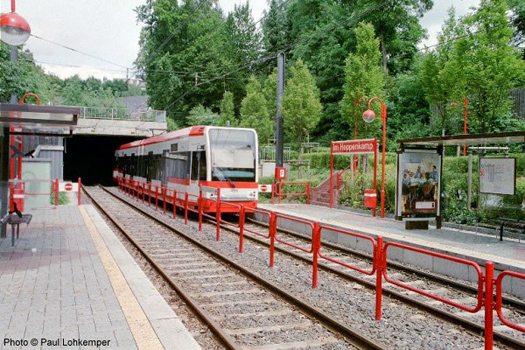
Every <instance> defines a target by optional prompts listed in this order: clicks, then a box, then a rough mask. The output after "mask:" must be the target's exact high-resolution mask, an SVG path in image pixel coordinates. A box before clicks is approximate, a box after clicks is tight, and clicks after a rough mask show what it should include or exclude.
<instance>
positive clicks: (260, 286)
mask: <svg viewBox="0 0 525 350" xmlns="http://www.w3.org/2000/svg"><path fill="white" fill-rule="evenodd" d="M84 191H85V193H86V194H87V195H88V196H89V197H90V198H91V200H92V201H93V203H94V204H95V205H97V206H98V208H99V209H100V210H101V211H102V212H103V214H104V215H106V217H107V218H108V219H109V220H111V221H112V222H113V223H114V224H115V225H116V226H117V227H118V228H119V230H121V232H122V233H123V234H124V235H125V236H126V237H127V239H128V240H129V241H130V242H131V243H132V244H133V245H134V246H135V247H136V248H137V249H138V251H140V252H141V254H142V255H143V256H144V258H145V259H146V260H148V262H149V263H150V264H151V266H152V267H153V268H154V269H155V270H156V271H157V272H158V273H159V275H161V276H162V277H163V278H164V279H165V280H166V282H167V283H168V284H169V285H170V286H171V287H172V288H173V289H174V290H175V291H176V292H177V293H178V294H179V295H180V296H181V297H182V298H183V299H184V300H185V301H186V302H187V303H188V304H189V305H190V307H191V308H193V309H194V310H195V312H196V313H197V314H198V315H199V316H200V318H201V319H202V320H203V321H204V322H206V323H207V324H208V325H209V327H210V329H211V330H212V331H213V332H214V333H215V334H216V335H217V336H218V337H219V338H220V339H221V341H222V342H223V343H224V344H225V345H226V346H227V347H228V348H231V349H249V350H266V349H268V350H270V349H272V350H273V349H291V348H309V349H381V348H385V346H384V345H382V344H380V343H378V342H376V341H373V340H371V339H369V338H368V337H367V336H364V335H362V334H360V333H359V332H357V331H355V330H353V329H351V328H350V327H348V326H346V325H345V324H342V323H341V322H339V321H338V320H336V319H334V318H332V317H330V316H329V315H327V314H326V313H324V312H323V311H321V310H320V309H318V308H316V307H315V306H313V305H310V304H308V303H307V302H305V301H302V300H299V299H297V298H296V297H294V295H292V293H290V292H289V291H286V290H283V289H282V288H280V287H279V286H277V285H275V284H273V283H271V282H268V281H266V280H265V279H264V278H262V277H261V276H259V275H257V274H256V273H254V272H251V271H249V270H247V269H246V268H244V267H242V266H240V265H239V264H237V263H235V262H233V261H231V260H230V259H229V258H227V257H226V256H224V255H222V254H220V253H218V252H215V251H213V250H212V249H210V248H209V247H207V246H206V245H204V244H202V243H201V242H199V241H197V240H195V239H194V238H192V237H191V236H190V235H188V234H187V233H184V232H182V231H181V230H178V229H177V228H176V227H174V226H173V225H169V224H167V223H165V222H163V221H161V220H159V219H157V218H155V217H154V216H153V215H151V214H149V213H147V212H145V211H143V210H140V209H139V208H136V207H135V206H134V205H132V204H130V203H128V202H127V201H125V200H122V199H120V198H119V197H118V196H115V195H114V194H112V193H111V192H109V191H107V190H104V189H102V188H100V187H98V188H84Z"/></svg>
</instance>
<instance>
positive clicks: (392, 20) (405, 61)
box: [356, 0, 434, 74]
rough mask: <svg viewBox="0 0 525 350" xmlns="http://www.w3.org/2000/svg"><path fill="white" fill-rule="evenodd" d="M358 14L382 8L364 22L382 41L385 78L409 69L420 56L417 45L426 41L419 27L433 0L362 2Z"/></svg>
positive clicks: (373, 0)
mask: <svg viewBox="0 0 525 350" xmlns="http://www.w3.org/2000/svg"><path fill="white" fill-rule="evenodd" d="M357 3H358V5H357V10H356V11H363V10H365V9H368V8H375V7H376V6H379V7H380V8H379V9H378V10H377V11H373V12H371V13H370V14H369V15H368V16H366V17H365V18H364V20H365V21H367V22H370V23H372V24H373V25H374V28H375V32H376V33H377V36H378V38H379V42H380V48H381V55H382V66H383V70H384V72H385V74H386V73H387V72H388V71H389V70H391V71H392V72H393V73H394V74H397V73H398V72H402V71H405V70H406V69H408V67H409V65H410V62H411V58H412V57H413V55H415V53H416V52H417V46H416V45H417V43H418V42H419V41H420V40H421V39H423V38H424V37H425V30H424V29H423V27H422V26H421V24H420V23H419V19H420V18H421V17H423V15H424V14H425V12H427V11H429V10H430V9H431V8H432V6H433V5H434V3H433V1H432V0H398V1H387V2H385V1H383V0H359V1H358V2H357Z"/></svg>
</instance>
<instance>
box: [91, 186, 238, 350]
mask: <svg viewBox="0 0 525 350" xmlns="http://www.w3.org/2000/svg"><path fill="white" fill-rule="evenodd" d="M82 189H83V190H84V193H85V194H87V196H88V197H89V198H90V199H91V201H92V202H93V203H94V204H95V205H96V206H97V208H98V209H99V210H100V211H101V212H102V213H103V214H104V215H105V216H106V217H107V218H108V219H109V220H110V221H111V222H112V223H113V224H114V225H115V226H116V227H117V228H118V229H119V230H120V231H121V233H122V234H123V235H124V236H125V237H126V238H127V239H128V241H129V242H130V243H131V244H132V245H133V246H134V247H135V248H136V249H137V250H138V251H139V252H140V254H141V255H142V256H143V257H144V258H145V259H146V260H147V261H148V263H149V264H150V265H151V266H152V267H153V269H154V270H155V271H156V272H157V273H158V274H159V275H160V276H162V278H163V279H164V280H165V281H166V282H167V283H168V284H169V285H170V287H171V288H172V289H174V290H175V291H176V292H177V294H178V295H179V296H180V297H181V298H182V299H183V300H184V301H185V302H186V303H187V304H188V305H189V307H190V308H191V309H193V311H195V313H197V315H198V316H199V317H200V318H201V320H202V321H204V323H206V324H207V325H208V327H209V328H211V330H212V332H213V333H214V334H215V335H216V336H217V337H218V338H219V339H220V340H221V341H222V342H223V343H224V345H226V346H227V347H228V348H229V349H232V350H237V349H242V347H241V346H240V345H238V344H237V343H236V342H235V340H234V339H233V338H231V337H230V336H229V335H228V334H227V333H226V332H225V331H224V330H223V329H222V327H221V326H220V325H219V324H218V323H217V322H215V321H214V320H213V319H212V317H211V315H210V314H209V313H208V312H207V311H205V310H204V309H202V308H201V307H200V306H199V305H198V304H197V302H196V301H195V300H193V298H192V297H191V296H190V295H189V293H188V292H187V291H186V290H185V289H184V288H183V287H182V286H181V285H180V284H178V283H177V282H175V281H174V280H173V279H171V278H170V277H169V276H168V275H167V274H166V272H165V271H164V270H163V269H162V267H160V266H159V265H158V264H157V263H156V262H155V260H154V259H153V258H152V257H151V256H150V255H149V254H148V253H147V252H146V251H145V250H144V249H143V248H142V247H141V246H140V245H139V244H138V243H137V242H136V241H135V240H134V239H133V238H132V237H131V235H130V234H129V233H128V232H127V230H126V229H125V228H124V227H123V226H122V225H121V224H120V223H119V222H118V220H117V219H116V218H115V217H114V216H113V215H111V214H110V213H109V212H108V211H107V210H105V209H104V207H103V206H102V205H101V204H100V203H99V202H98V201H97V200H96V199H95V198H94V197H93V195H92V194H91V193H90V190H88V189H87V188H86V187H85V186H83V185H82ZM117 198H118V197H117ZM126 204H128V203H126Z"/></svg>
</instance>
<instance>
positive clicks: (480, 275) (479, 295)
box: [382, 242, 483, 313]
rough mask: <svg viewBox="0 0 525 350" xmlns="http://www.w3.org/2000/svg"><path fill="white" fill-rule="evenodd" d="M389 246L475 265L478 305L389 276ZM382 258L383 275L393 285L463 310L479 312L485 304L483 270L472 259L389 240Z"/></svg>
mask: <svg viewBox="0 0 525 350" xmlns="http://www.w3.org/2000/svg"><path fill="white" fill-rule="evenodd" d="M389 247H396V248H399V249H406V250H410V251H413V252H417V253H420V254H424V255H430V256H434V257H437V258H440V259H444V260H448V261H453V262H456V263H458V264H463V265H467V266H471V267H473V268H474V269H475V270H476V273H477V274H478V293H477V300H478V302H477V304H476V306H475V307H468V306H465V305H462V304H459V303H456V302H454V301H452V300H448V299H445V298H442V297H439V296H437V295H434V294H431V293H428V292H425V291H424V290H421V289H418V288H414V287H412V286H409V285H406V284H404V283H402V282H399V281H395V280H392V279H390V278H389V277H388V273H387V254H388V248H389ZM382 260H383V276H384V278H385V281H387V282H388V283H391V284H393V285H396V286H398V287H401V288H404V289H408V290H410V291H412V292H415V293H418V294H421V295H424V296H426V297H429V298H432V299H434V300H437V301H440V302H442V303H444V304H447V305H450V306H454V307H456V308H458V309H461V310H463V311H467V312H472V313H475V312H478V311H479V310H480V309H481V307H482V306H483V272H482V271H481V268H480V267H479V265H478V264H476V263H475V262H472V261H469V260H465V259H461V258H457V257H454V256H450V255H445V254H441V253H437V252H433V251H430V250H426V249H421V248H416V247H411V246H408V245H406V244H400V243H395V242H388V243H386V244H385V246H384V248H383V257H382Z"/></svg>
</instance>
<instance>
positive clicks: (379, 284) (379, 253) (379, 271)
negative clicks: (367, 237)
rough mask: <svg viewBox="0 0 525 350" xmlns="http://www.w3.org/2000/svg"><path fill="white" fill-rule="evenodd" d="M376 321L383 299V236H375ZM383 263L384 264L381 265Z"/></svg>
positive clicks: (379, 316)
mask: <svg viewBox="0 0 525 350" xmlns="http://www.w3.org/2000/svg"><path fill="white" fill-rule="evenodd" d="M375 258H376V321H381V301H382V299H383V267H385V269H386V266H384V265H386V259H385V260H384V261H383V237H377V247H376V257H375ZM383 264H384V265H383Z"/></svg>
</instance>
